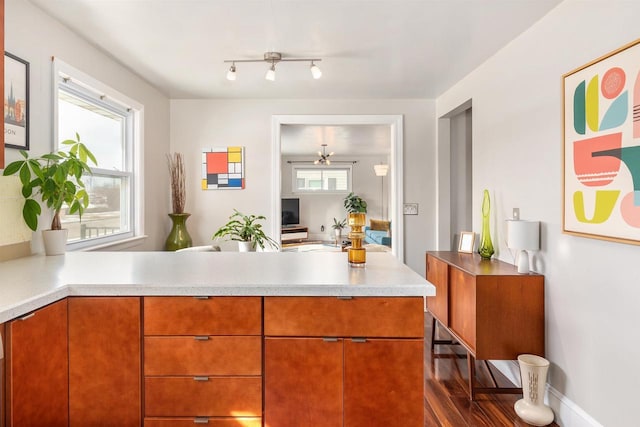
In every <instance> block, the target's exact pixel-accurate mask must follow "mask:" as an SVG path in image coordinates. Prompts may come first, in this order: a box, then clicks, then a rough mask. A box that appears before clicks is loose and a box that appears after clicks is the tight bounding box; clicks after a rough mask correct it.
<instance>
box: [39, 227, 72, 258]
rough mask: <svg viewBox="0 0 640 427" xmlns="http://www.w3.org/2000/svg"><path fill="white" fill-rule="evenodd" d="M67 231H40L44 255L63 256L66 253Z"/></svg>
mask: <svg viewBox="0 0 640 427" xmlns="http://www.w3.org/2000/svg"><path fill="white" fill-rule="evenodd" d="M68 235H69V230H67V229H63V230H42V241H43V243H44V253H45V254H46V255H64V253H65V252H66V251H67V236H68Z"/></svg>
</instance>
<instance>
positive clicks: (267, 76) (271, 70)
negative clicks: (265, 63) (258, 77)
mask: <svg viewBox="0 0 640 427" xmlns="http://www.w3.org/2000/svg"><path fill="white" fill-rule="evenodd" d="M264 78H265V79H267V80H269V81H270V82H272V81H275V79H276V69H275V67H274V66H271V68H269V69H268V70H267V74H265V75H264Z"/></svg>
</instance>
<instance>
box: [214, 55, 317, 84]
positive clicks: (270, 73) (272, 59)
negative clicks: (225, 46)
mask: <svg viewBox="0 0 640 427" xmlns="http://www.w3.org/2000/svg"><path fill="white" fill-rule="evenodd" d="M320 61H322V59H320V58H283V57H282V54H281V53H280V52H265V54H264V57H263V58H262V59H226V60H225V61H224V62H230V63H231V68H229V71H227V79H228V80H232V81H233V80H235V79H236V62H268V63H271V67H270V68H269V70H267V73H266V74H265V76H264V78H265V79H267V80H269V81H274V80H275V79H276V64H277V63H278V62H310V63H311V65H310V70H311V75H312V76H313V78H314V79H319V78H320V77H322V71H321V70H320V68H319V67H318V66H317V65H316V64H315V63H316V62H320Z"/></svg>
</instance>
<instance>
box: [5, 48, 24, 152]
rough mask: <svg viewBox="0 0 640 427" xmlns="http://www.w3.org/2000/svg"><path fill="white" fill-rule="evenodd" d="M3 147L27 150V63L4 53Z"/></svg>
mask: <svg viewBox="0 0 640 427" xmlns="http://www.w3.org/2000/svg"><path fill="white" fill-rule="evenodd" d="M4 105H5V114H4V146H5V147H8V148H16V149H19V150H29V63H28V62H27V61H25V60H24V59H22V58H19V57H17V56H15V55H13V54H11V53H9V52H5V53H4Z"/></svg>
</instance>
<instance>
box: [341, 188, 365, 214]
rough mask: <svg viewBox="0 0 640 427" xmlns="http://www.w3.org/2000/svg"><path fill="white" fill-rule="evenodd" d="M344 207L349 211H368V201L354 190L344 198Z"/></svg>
mask: <svg viewBox="0 0 640 427" xmlns="http://www.w3.org/2000/svg"><path fill="white" fill-rule="evenodd" d="M344 207H345V209H346V210H347V212H348V213H358V212H359V213H367V202H365V201H364V199H362V197H360V196H357V195H356V194H354V193H353V192H351V193H349V194H347V196H346V197H345V198H344Z"/></svg>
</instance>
